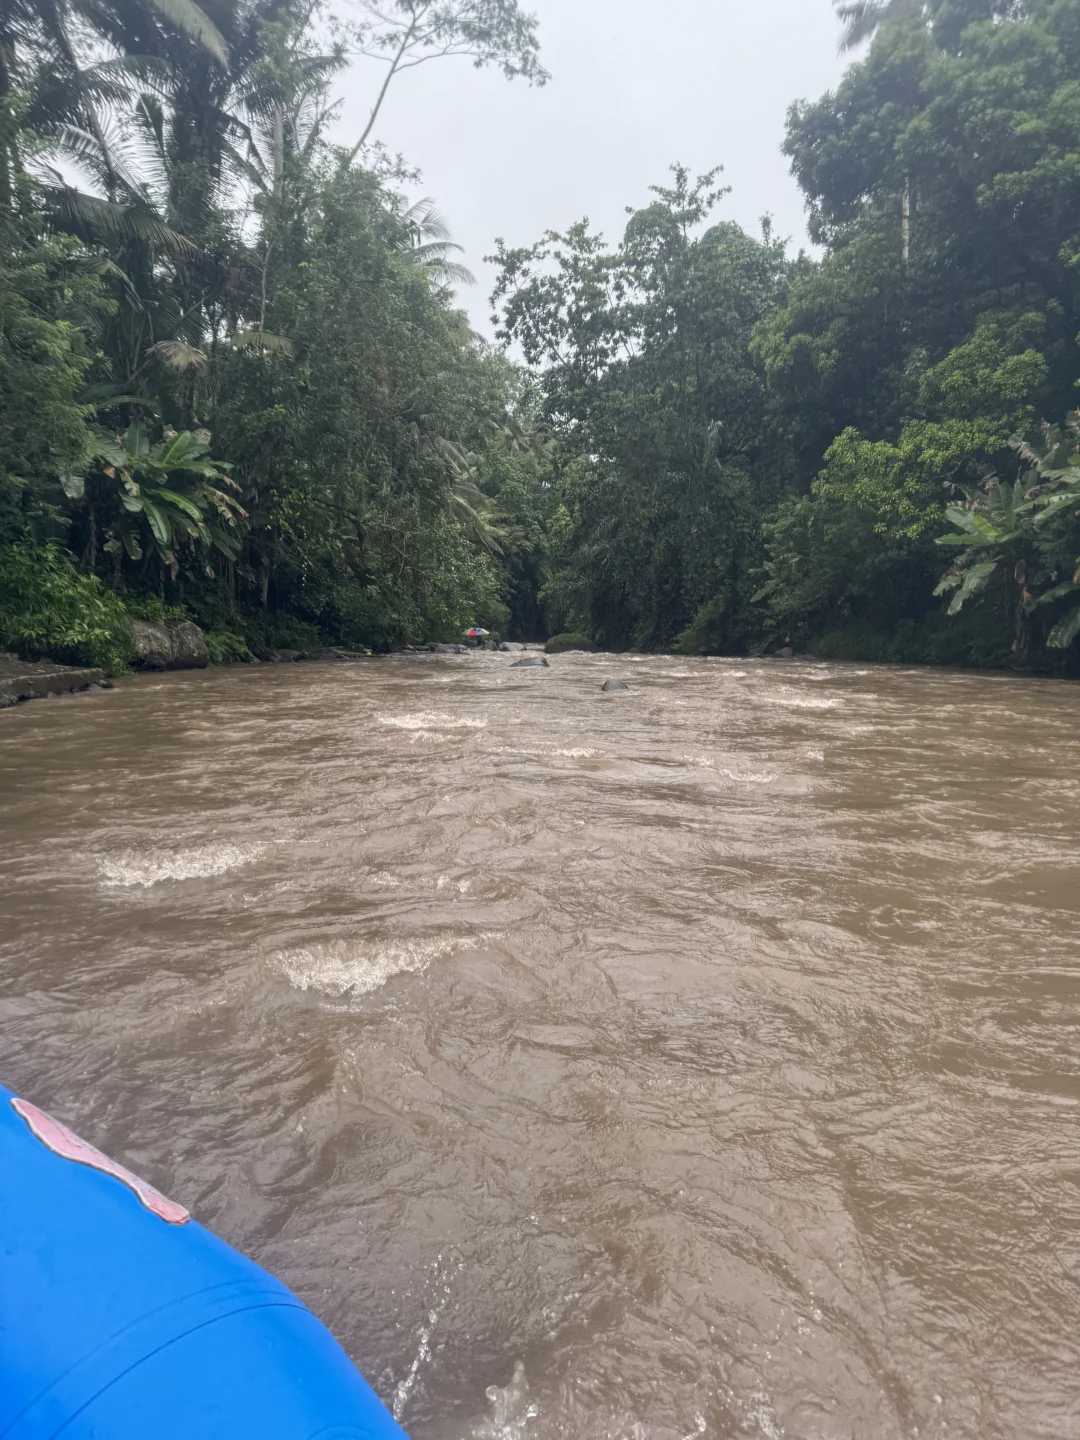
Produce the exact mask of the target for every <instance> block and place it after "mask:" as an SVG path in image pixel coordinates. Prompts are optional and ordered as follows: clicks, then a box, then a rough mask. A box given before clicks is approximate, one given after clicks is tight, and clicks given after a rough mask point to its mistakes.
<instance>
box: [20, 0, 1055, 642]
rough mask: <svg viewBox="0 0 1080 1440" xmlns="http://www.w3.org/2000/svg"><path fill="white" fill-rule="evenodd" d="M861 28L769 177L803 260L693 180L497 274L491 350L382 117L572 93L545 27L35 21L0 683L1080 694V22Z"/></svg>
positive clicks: (889, 2) (23, 17)
mask: <svg viewBox="0 0 1080 1440" xmlns="http://www.w3.org/2000/svg"><path fill="white" fill-rule="evenodd" d="M839 18H840V27H839V30H838V37H839V38H840V40H841V43H844V44H846V45H847V46H848V47H849V49H850V51H851V56H852V60H851V64H850V65H849V67H848V69H847V72H846V74H845V75H844V78H843V80H842V81H841V83H840V85H839V86H838V88H837V90H836V92H835V93H829V94H826V95H824V96H822V97H820V98H819V99H816V100H810V101H808V100H796V101H795V102H794V103H793V104H792V106H791V108H790V110H789V113H788V119H787V131H786V139H785V142H784V151H785V154H786V155H787V157H788V158H789V160H790V163H791V167H792V171H793V173H794V175H795V177H796V178H797V180H798V183H799V185H800V186H801V188H802V190H803V192H804V195H805V198H806V204H807V209H808V216H809V230H810V235H811V238H812V240H813V241H814V243H815V254H814V255H806V254H803V253H792V250H791V247H790V246H789V245H787V244H786V243H785V241H784V238H783V237H781V236H778V235H776V234H774V233H773V231H772V229H771V228H770V226H769V224H768V222H765V223H763V225H762V227H761V229H760V231H759V232H758V233H754V234H750V233H747V232H746V231H745V230H744V229H742V228H740V226H738V225H736V224H735V223H733V222H732V221H731V220H730V219H729V218H727V217H726V215H725V205H726V192H725V190H724V187H723V183H722V181H723V177H722V172H720V171H719V170H718V171H715V172H713V173H711V174H707V175H701V176H697V175H692V174H690V173H688V172H687V171H686V170H685V169H684V168H682V167H680V166H678V165H676V166H674V167H673V169H672V172H671V174H670V175H669V176H667V177H664V176H660V177H643V183H644V182H645V181H647V180H649V179H652V180H654V181H655V182H656V183H655V184H654V186H653V188H652V189H651V191H650V192H649V194H650V196H651V198H650V199H649V201H648V203H647V204H645V205H644V206H642V207H641V208H638V209H636V210H632V211H630V212H629V214H628V219H627V223H626V226H625V229H624V232H623V234H622V235H621V236H618V237H605V236H603V235H600V234H598V233H596V232H595V231H593V230H592V229H591V228H590V226H589V225H588V223H587V222H585V221H581V222H580V223H577V224H574V225H571V226H570V227H569V228H568V229H566V230H564V231H559V232H556V231H551V232H548V233H547V234H545V235H543V236H541V237H540V238H539V239H538V240H537V241H536V242H535V243H532V244H525V245H520V244H517V243H510V242H509V241H503V240H498V241H493V248H494V251H495V256H494V258H495V260H496V263H497V267H498V272H497V273H498V279H497V284H496V289H495V294H494V296H493V307H494V311H495V320H496V326H497V331H496V333H497V337H498V341H497V343H496V344H489V343H486V342H484V341H483V340H481V339H480V338H479V337H478V336H476V335H475V334H474V333H473V332H472V331H471V330H470V328H469V326H468V324H467V322H466V320H465V317H464V315H463V314H462V312H461V311H460V310H459V309H458V308H457V307H456V305H455V299H454V289H455V286H459V285H461V284H463V283H467V281H468V278H469V277H468V276H467V274H466V273H464V272H463V271H462V268H461V266H460V263H459V262H458V261H457V260H456V258H455V254H456V250H455V247H454V246H453V244H452V242H451V240H450V237H449V235H448V233H447V229H446V226H445V224H444V222H443V221H442V220H441V218H440V215H439V211H438V209H437V207H436V205H435V203H434V202H433V201H431V200H423V201H419V202H413V203H409V201H408V200H407V199H406V198H405V193H404V192H405V190H406V188H407V187H408V186H410V185H411V184H413V182H414V181H415V177H414V176H412V175H411V174H410V173H409V172H408V169H407V165H406V163H405V162H403V161H401V160H395V159H392V158H391V155H390V152H389V150H387V149H384V148H383V147H382V146H381V145H380V144H379V143H378V142H379V141H380V139H381V138H382V137H381V136H380V133H379V123H380V118H381V112H382V105H383V100H384V99H385V96H386V94H387V92H388V90H389V88H390V87H391V86H392V85H393V84H394V83H395V82H396V80H397V78H398V76H399V75H400V74H401V73H402V72H403V71H404V70H406V69H410V68H414V67H415V66H417V65H420V64H424V63H427V62H429V61H430V62H432V63H440V64H444V63H445V64H454V63H457V64H459V65H462V66H463V68H462V71H461V83H462V84H463V85H464V84H468V83H469V73H468V62H469V61H471V62H472V64H474V65H490V66H494V67H497V68H498V69H500V70H501V71H502V72H503V73H504V74H505V75H506V76H507V78H509V79H518V80H520V81H522V82H525V83H534V84H542V83H543V82H544V80H545V79H546V75H545V72H544V70H543V67H542V63H541V58H540V53H539V46H538V31H537V26H536V23H535V21H534V20H533V18H532V17H530V16H529V15H527V14H526V13H525V12H524V11H523V10H521V9H520V8H519V5H518V3H517V0H393V3H386V4H382V5H378V6H377V5H374V4H372V5H368V4H366V3H364V0H359V3H355V4H353V5H352V6H351V8H350V9H349V10H348V11H346V12H342V13H336V12H333V11H331V10H328V9H327V8H325V7H324V6H323V5H322V4H320V3H319V0H202V3H199V4H197V3H195V0H8V3H7V5H6V6H5V7H4V9H3V13H2V14H0V647H3V646H7V647H8V648H16V649H18V650H20V651H22V652H23V653H26V654H41V653H50V654H58V655H61V656H64V657H66V658H71V659H76V660H84V661H91V662H94V663H105V664H108V665H111V666H112V667H113V668H119V667H121V666H122V665H123V664H124V662H125V659H126V658H127V655H128V654H129V645H130V642H129V640H128V639H127V629H126V626H127V621H128V617H129V616H131V615H142V616H149V617H155V616H161V617H169V616H173V615H175V616H176V617H180V616H184V617H187V618H193V619H195V620H196V621H198V622H199V623H200V624H202V625H203V626H204V627H206V628H207V629H208V631H209V632H210V641H211V650H212V653H213V655H214V656H215V658H218V659H242V658H246V657H248V656H249V654H250V653H251V651H252V650H255V651H256V652H257V651H258V650H259V647H260V646H273V645H275V644H277V645H284V644H289V643H290V642H292V643H296V644H297V645H299V646H301V647H303V646H306V645H316V644H319V643H321V642H322V641H324V640H330V641H334V642H337V643H343V644H346V645H365V646H369V647H372V648H377V649H383V648H388V647H391V646H394V645H398V644H401V643H405V642H420V641H425V640H432V639H445V638H457V637H458V636H459V635H460V633H461V631H462V630H463V629H464V627H465V626H467V625H469V624H472V623H479V624H482V625H484V626H486V627H488V628H490V629H492V630H495V631H497V632H500V633H502V634H505V635H507V636H510V637H512V638H519V639H521V638H542V637H544V636H546V635H549V634H552V633H555V632H569V633H571V634H573V635H579V636H581V637H582V638H584V639H588V640H591V641H593V642H595V643H598V644H601V645H605V646H610V647H612V648H626V647H640V648H659V649H672V648H677V649H681V650H684V651H686V652H689V653H709V654H745V653H761V652H763V651H769V650H773V649H776V648H779V647H781V646H785V645H791V646H793V647H795V648H796V649H810V650H813V651H815V652H816V653H818V654H821V655H826V656H830V655H831V656H840V657H844V656H847V657H851V658H867V659H886V660H888V659H893V660H902V661H912V660H927V661H937V662H942V663H966V664H990V665H1004V664H1025V665H1030V666H1037V667H1040V668H1048V669H1050V668H1061V669H1067V668H1070V667H1071V668H1076V666H1077V664H1078V663H1080V662H1078V652H1080V640H1078V637H1080V431H1078V430H1077V429H1076V427H1075V422H1074V420H1073V418H1072V411H1073V408H1074V406H1075V405H1076V403H1077V400H1076V386H1077V382H1078V379H1080V366H1078V349H1077V345H1078V331H1080V0H1027V3H1021V4H1017V3H1012V0H925V3H919V0H882V3H875V0H853V3H848V4H843V5H841V7H840V10H839ZM829 23H832V21H831V18H830V15H829V12H828V10H827V9H825V10H824V11H823V14H822V24H829ZM358 52H361V53H364V54H367V55H373V56H375V57H377V58H378V59H379V60H380V61H381V63H382V69H381V72H380V77H379V80H378V82H377V85H376V88H375V91H374V93H373V94H372V96H371V104H370V107H369V108H370V118H369V120H368V122H367V123H366V125H365V128H364V130H363V132H362V133H361V134H360V135H358V136H355V137H352V138H351V139H350V140H349V142H348V143H346V144H344V145H340V144H334V143H332V139H333V137H332V133H331V126H332V123H333V119H334V110H335V93H336V92H335V87H336V86H337V85H338V84H339V83H340V81H341V77H342V73H343V70H344V67H345V66H346V65H347V63H348V61H349V58H350V56H351V55H354V54H356V53H358ZM455 57H458V58H457V59H455ZM765 59H767V57H763V60H765ZM463 60H464V61H465V63H464V64H463ZM390 139H392V137H390ZM718 158H721V159H722V157H718ZM443 198H450V197H443ZM511 238H512V239H513V240H514V241H515V242H516V241H517V240H520V239H521V238H522V237H511ZM525 238H528V237H525Z"/></svg>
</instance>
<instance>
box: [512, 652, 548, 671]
mask: <svg viewBox="0 0 1080 1440" xmlns="http://www.w3.org/2000/svg"><path fill="white" fill-rule="evenodd" d="M547 663H548V662H547V661H546V660H545V659H544V657H543V655H530V656H529V658H528V659H527V660H515V661H514V663H513V664H512V665H511V666H510V669H511V670H521V669H526V670H546V669H547Z"/></svg>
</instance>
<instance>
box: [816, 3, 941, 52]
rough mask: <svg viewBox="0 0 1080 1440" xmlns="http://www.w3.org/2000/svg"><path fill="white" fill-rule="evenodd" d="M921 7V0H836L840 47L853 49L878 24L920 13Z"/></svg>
mask: <svg viewBox="0 0 1080 1440" xmlns="http://www.w3.org/2000/svg"><path fill="white" fill-rule="evenodd" d="M924 10H925V3H924V0H838V3H837V5H836V13H837V16H838V17H839V19H840V21H841V23H842V25H843V27H844V33H843V35H842V36H841V38H840V50H841V52H844V51H847V50H856V49H858V47H859V46H860V45H861V44H862V43H863V42H864V41H865V40H869V39H871V38H872V37H873V36H874V35H875V34H876V33H877V31H878V30H879V29H880V28H881V26H882V25H885V24H887V23H888V22H889V21H892V20H906V19H909V18H911V17H914V16H919V15H922V14H923V13H924Z"/></svg>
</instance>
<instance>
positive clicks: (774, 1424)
mask: <svg viewBox="0 0 1080 1440" xmlns="http://www.w3.org/2000/svg"><path fill="white" fill-rule="evenodd" d="M746 1418H747V1420H749V1421H750V1423H751V1424H753V1425H756V1426H757V1428H758V1430H759V1431H760V1432H761V1434H762V1435H764V1436H765V1440H784V1427H783V1426H782V1425H781V1424H780V1423H779V1421H778V1420H777V1418H776V1416H775V1414H774V1413H773V1408H772V1405H771V1404H770V1403H769V1397H768V1396H767V1395H766V1394H764V1393H763V1392H762V1391H760V1390H759V1391H757V1393H756V1394H754V1395H751V1396H750V1402H749V1404H748V1405H747V1407H746Z"/></svg>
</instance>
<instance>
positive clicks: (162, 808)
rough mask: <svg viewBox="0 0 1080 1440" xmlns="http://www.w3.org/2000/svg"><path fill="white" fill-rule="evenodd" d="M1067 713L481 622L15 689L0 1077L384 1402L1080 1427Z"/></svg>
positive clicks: (647, 1438) (804, 1437) (428, 1433)
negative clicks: (243, 1274)
mask: <svg viewBox="0 0 1080 1440" xmlns="http://www.w3.org/2000/svg"><path fill="white" fill-rule="evenodd" d="M609 676H618V677H622V678H626V679H628V680H629V681H630V684H631V690H630V691H629V693H624V694H608V695H604V694H601V692H600V686H601V683H602V682H603V680H604V679H605V678H607V677H609ZM1078 715H1080V690H1078V689H1077V687H1076V686H1071V685H1066V684H1057V683H1052V682H1038V681H1029V680H1018V679H1013V678H1008V677H988V676H965V675H958V674H947V673H934V672H930V671H919V672H916V671H902V670H885V669H867V668H858V667H845V666H827V665H809V664H805V665H804V664H798V663H782V662H773V663H767V662H738V661H731V660H676V659H672V658H662V657H661V658H650V659H641V658H637V657H622V658H616V657H607V656H588V657H586V656H562V657H556V658H554V659H553V660H552V664H551V668H550V669H549V670H547V671H540V670H525V669H518V670H515V669H512V668H511V658H510V657H507V656H504V655H494V654H492V655H483V656H475V655H474V656H468V657H461V658H460V659H459V658H454V657H451V658H444V657H438V658H436V657H421V658H417V659H388V660H381V661H371V662H366V663H360V664H357V665H352V666H348V665H340V666H331V665H300V666H278V667H274V668H270V667H266V668H259V669H251V670H246V669H231V670H227V671H220V670H219V671H210V672H206V673H203V674H199V675H178V676H164V677H144V678H140V679H137V680H132V681H125V682H122V683H120V684H119V685H118V686H117V688H116V690H114V691H113V692H111V693H109V694H107V695H102V696H97V697H94V698H92V699H91V698H82V699H70V700H68V699H65V700H53V701H48V702H46V701H40V702H37V703H35V704H33V705H30V706H26V707H23V708H21V709H20V710H19V711H18V712H10V713H8V714H5V715H2V716H0V885H2V887H3V889H2V895H3V901H2V904H3V921H2V925H0V1076H2V1077H3V1079H4V1080H5V1081H6V1082H7V1083H9V1084H11V1085H12V1086H14V1087H16V1088H18V1089H20V1090H21V1091H23V1092H24V1093H26V1094H28V1095H30V1096H31V1097H32V1098H34V1099H35V1100H36V1101H37V1102H38V1103H40V1104H43V1105H45V1106H46V1107H48V1108H49V1109H51V1110H52V1111H53V1112H54V1113H55V1114H57V1115H58V1116H60V1117H61V1118H63V1119H65V1120H67V1121H68V1122H69V1123H71V1124H73V1125H74V1127H75V1128H76V1129H77V1130H79V1131H80V1132H81V1133H82V1134H83V1135H84V1136H85V1137H86V1138H87V1139H89V1140H92V1141H93V1142H94V1143H96V1144H98V1145H99V1146H101V1148H103V1149H105V1150H107V1151H110V1152H112V1153H113V1154H115V1155H116V1156H117V1157H118V1158H121V1159H123V1160H124V1161H125V1162H126V1163H128V1164H130V1165H131V1166H132V1167H133V1168H135V1169H137V1170H139V1171H141V1172H142V1173H143V1174H145V1175H146V1177H147V1178H148V1179H150V1180H152V1181H153V1182H154V1183H155V1184H157V1185H158V1186H160V1187H161V1188H162V1189H164V1190H165V1191H166V1193H168V1194H171V1195H174V1196H175V1197H176V1198H177V1199H178V1200H181V1201H183V1203H184V1204H186V1205H188V1206H189V1207H190V1208H191V1209H192V1211H193V1212H194V1213H195V1214H196V1215H197V1217H198V1218H199V1219H201V1220H202V1221H204V1222H205V1223H207V1224H209V1225H211V1226H212V1227H214V1228H215V1229H216V1230H218V1231H219V1232H220V1233H221V1234H222V1235H224V1236H225V1237H226V1238H227V1239H229V1240H231V1241H232V1242H234V1243H235V1244H237V1245H239V1246H241V1247H242V1248H244V1249H246V1250H248V1251H249V1252H250V1253H252V1254H253V1255H254V1256H255V1257H256V1258H257V1259H259V1260H260V1261H262V1262H263V1263H264V1264H266V1265H267V1266H269V1267H270V1268H271V1269H273V1270H275V1271H276V1272H278V1273H279V1274H280V1275H281V1277H282V1278H283V1279H284V1280H286V1281H287V1282H288V1283H289V1284H291V1285H292V1286H293V1288H294V1289H296V1290H297V1291H298V1292H299V1294H300V1295H301V1296H302V1297H303V1298H304V1299H305V1300H306V1301H308V1302H309V1303H310V1304H311V1305H312V1306H313V1307H314V1308H315V1309H316V1310H317V1311H318V1312H319V1313H320V1314H321V1315H322V1316H323V1318H324V1319H326V1320H327V1321H328V1322H329V1324H330V1325H331V1326H332V1327H333V1328H334V1330H335V1331H336V1333H337V1334H338V1335H339V1337H340V1338H341V1339H342V1340H343V1342H344V1343H345V1345H346V1347H347V1348H348V1349H349V1351H350V1353H351V1354H352V1355H353V1356H354V1358H355V1359H356V1360H357V1361H358V1362H359V1364H360V1365H361V1367H362V1368H363V1369H364V1371H365V1372H366V1373H367V1375H368V1376H369V1378H370V1379H371V1381H372V1383H373V1384H374V1385H375V1386H376V1388H377V1389H379V1391H380V1393H381V1394H382V1395H383V1397H384V1398H385V1399H386V1400H387V1402H388V1403H389V1404H390V1405H392V1406H393V1407H394V1409H395V1411H396V1413H397V1414H398V1415H399V1417H400V1418H401V1419H402V1421H403V1423H404V1424H405V1425H406V1427H407V1428H408V1429H409V1431H410V1433H411V1434H412V1435H413V1436H414V1437H415V1440H692V1437H697V1436H706V1437H716V1440H728V1437H766V1440H777V1437H785V1440H863V1437H866V1440H894V1437H896V1440H899V1437H905V1440H907V1437H920V1440H938V1437H946V1436H948V1437H950V1440H957V1437H963V1440H1042V1437H1054V1440H1057V1437H1070V1436H1080V727H1078V724H1077V719H1078Z"/></svg>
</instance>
